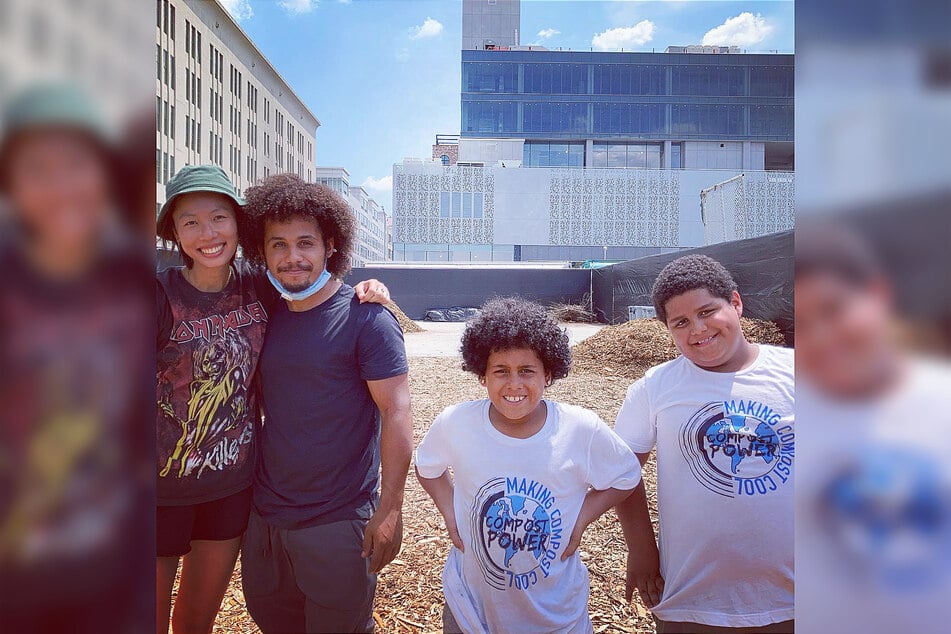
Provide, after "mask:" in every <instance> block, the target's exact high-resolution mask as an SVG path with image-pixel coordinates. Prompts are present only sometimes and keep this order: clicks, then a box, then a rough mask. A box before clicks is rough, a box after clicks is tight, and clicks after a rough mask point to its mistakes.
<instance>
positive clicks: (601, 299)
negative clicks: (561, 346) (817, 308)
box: [591, 231, 793, 345]
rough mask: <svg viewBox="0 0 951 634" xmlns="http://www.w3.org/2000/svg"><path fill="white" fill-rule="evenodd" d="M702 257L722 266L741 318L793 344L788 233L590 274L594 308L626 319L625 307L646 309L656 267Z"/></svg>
mask: <svg viewBox="0 0 951 634" xmlns="http://www.w3.org/2000/svg"><path fill="white" fill-rule="evenodd" d="M692 253H702V254H704V255H708V256H710V257H711V258H713V259H715V260H717V261H718V262H720V263H722V264H723V266H725V267H726V268H727V270H728V271H730V273H731V274H732V275H733V279H735V280H736V283H737V285H738V286H739V289H740V295H741V296H742V297H743V315H744V316H745V317H753V318H756V319H768V320H770V321H775V322H776V323H777V324H778V325H779V328H780V330H782V332H783V335H785V337H786V342H787V344H789V345H792V343H793V232H792V231H783V232H780V233H773V234H770V235H766V236H761V237H758V238H749V239H747V240H736V241H733V242H722V243H720V244H713V245H710V246H706V247H698V248H696V249H688V250H684V251H680V252H678V253H665V254H663V255H652V256H648V257H646V258H638V259H636V260H629V261H627V262H621V263H619V264H613V265H611V266H606V267H604V268H600V269H594V270H593V271H592V279H591V291H592V296H593V303H594V308H595V309H596V310H598V309H600V310H601V311H603V312H604V315H605V317H607V319H608V321H609V322H610V323H612V324H617V323H620V322H623V321H627V314H628V311H627V307H628V306H636V305H645V306H650V305H651V287H652V286H653V285H654V280H655V279H656V277H657V274H658V273H660V271H661V269H663V268H664V266H666V265H667V264H668V263H670V262H672V261H673V260H676V259H677V258H679V257H681V256H684V255H688V254H692Z"/></svg>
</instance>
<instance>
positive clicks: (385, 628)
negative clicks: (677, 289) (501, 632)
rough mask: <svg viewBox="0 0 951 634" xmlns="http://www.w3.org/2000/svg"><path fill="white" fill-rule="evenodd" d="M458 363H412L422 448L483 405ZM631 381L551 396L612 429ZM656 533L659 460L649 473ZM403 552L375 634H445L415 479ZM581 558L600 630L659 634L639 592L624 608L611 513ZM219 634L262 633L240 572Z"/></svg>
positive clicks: (591, 532)
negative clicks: (475, 402) (446, 421)
mask: <svg viewBox="0 0 951 634" xmlns="http://www.w3.org/2000/svg"><path fill="white" fill-rule="evenodd" d="M459 364H460V361H459V359H457V358H456V359H454V358H412V359H410V374H409V376H410V387H411V391H412V398H413V420H414V430H413V436H414V440H415V442H416V443H418V442H419V441H420V440H421V439H422V437H423V434H424V433H425V432H426V430H427V429H428V428H429V424H430V423H431V422H432V420H433V418H434V417H435V416H436V415H437V414H438V413H439V412H440V411H442V409H443V408H445V407H446V406H448V405H451V404H453V403H457V402H459V401H463V400H470V399H474V398H483V397H484V396H485V390H484V389H483V388H482V387H481V386H480V385H479V384H478V382H477V381H476V379H475V377H473V376H472V375H470V374H467V373H465V372H463V371H462V370H461V369H460V368H459ZM630 383H631V380H630V379H629V378H623V377H617V376H600V375H597V374H592V373H587V372H578V373H575V372H572V373H571V375H569V376H568V377H567V378H565V379H563V380H561V381H557V382H556V383H555V384H554V385H553V386H552V387H551V388H550V389H549V390H548V392H547V394H546V396H547V397H549V398H551V399H553V400H560V401H565V402H567V403H572V404H575V405H581V406H583V407H587V408H590V409H592V410H594V411H596V412H597V413H598V414H600V415H601V417H602V418H603V419H604V420H605V421H607V422H608V424H613V422H614V418H615V416H616V414H617V411H618V409H619V408H620V406H621V401H622V400H623V398H624V393H625V390H626V389H627V386H628V385H629V384H630ZM644 477H645V480H646V481H647V482H648V486H647V490H648V495H649V496H651V499H650V503H651V507H652V508H651V513H652V516H653V517H654V520H655V527H656V500H654V499H653V496H652V495H651V493H652V491H655V490H656V489H655V488H654V486H653V483H654V462H653V459H652V460H651V461H650V462H649V463H648V464H647V465H646V467H645V469H644ZM403 512H404V533H403V549H402V551H401V552H400V554H399V556H398V557H397V559H396V560H395V561H393V563H391V564H390V565H389V566H388V567H387V568H386V569H385V570H384V571H383V572H382V573H381V574H380V576H379V581H378V586H377V594H376V605H375V609H374V618H375V619H376V622H377V632H380V633H387V634H389V633H390V632H440V631H442V618H441V615H442V604H443V599H442V587H441V577H442V568H443V564H444V563H445V560H446V554H447V553H448V550H449V539H448V537H447V536H446V533H445V530H444V527H443V521H442V517H441V516H440V515H439V512H438V511H437V510H436V507H435V505H434V504H433V503H432V501H431V500H430V499H429V497H428V496H427V495H426V493H425V491H423V489H422V487H420V486H419V483H418V482H417V481H416V478H415V477H414V476H412V475H411V476H410V477H408V478H407V486H406V496H405V504H404V511H403ZM580 551H581V558H582V560H583V561H584V562H585V564H586V565H587V566H588V571H589V573H590V575H591V594H590V598H589V602H588V607H589V611H590V613H591V619H592V622H593V624H594V631H595V632H596V633H597V634H601V633H604V632H638V633H644V632H653V631H654V628H653V622H652V620H651V617H650V613H649V612H648V611H647V610H646V609H645V608H644V607H643V605H642V604H640V603H639V601H638V599H637V597H636V593H635V599H634V602H633V603H632V604H630V605H628V604H626V603H625V601H624V566H625V560H626V555H627V551H626V549H625V547H624V539H623V536H622V534H621V529H620V526H619V524H618V523H617V518H616V517H615V515H614V512H613V511H609V512H608V513H607V514H605V515H604V516H603V517H602V518H601V519H600V520H598V522H596V523H595V524H593V525H592V526H590V527H589V528H588V530H587V532H586V533H585V537H584V541H583V542H582V545H581V548H580ZM214 632H216V633H218V632H220V633H222V634H223V633H228V634H231V633H245V632H248V633H250V632H259V630H258V628H257V627H256V626H255V624H254V622H253V621H252V620H251V618H250V616H248V613H247V610H246V608H245V602H244V595H243V593H242V592H241V574H240V563H239V568H238V569H237V570H236V571H235V574H234V577H233V579H232V582H231V586H230V587H229V588H228V592H227V593H226V595H225V599H224V601H223V603H222V606H221V612H220V613H219V615H218V621H217V623H216V624H215V628H214Z"/></svg>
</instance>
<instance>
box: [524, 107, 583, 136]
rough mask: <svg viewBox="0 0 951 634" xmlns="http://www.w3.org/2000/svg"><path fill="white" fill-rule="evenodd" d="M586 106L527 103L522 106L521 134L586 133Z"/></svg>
mask: <svg viewBox="0 0 951 634" xmlns="http://www.w3.org/2000/svg"><path fill="white" fill-rule="evenodd" d="M587 129H588V104H585V103H549V102H527V103H525V104H524V105H523V106H522V131H523V132H586V131H587Z"/></svg>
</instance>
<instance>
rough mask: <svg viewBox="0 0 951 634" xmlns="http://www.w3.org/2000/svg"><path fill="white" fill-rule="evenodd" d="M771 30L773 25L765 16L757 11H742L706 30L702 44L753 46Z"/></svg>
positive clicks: (767, 35)
mask: <svg viewBox="0 0 951 634" xmlns="http://www.w3.org/2000/svg"><path fill="white" fill-rule="evenodd" d="M772 32H773V26H772V25H771V24H769V23H767V22H766V18H764V17H763V16H762V15H760V14H759V13H757V14H756V15H753V14H752V13H750V12H749V11H744V12H743V13H741V14H739V15H738V16H735V17H732V18H729V19H728V20H727V21H726V22H724V23H723V24H721V25H720V26H718V27H715V28H712V29H710V30H709V31H707V33H706V35H704V36H703V44H706V45H712V46H753V45H754V44H759V43H760V42H762V41H763V40H765V39H766V38H767V37H769V35H770V33H772Z"/></svg>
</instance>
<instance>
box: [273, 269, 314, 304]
mask: <svg viewBox="0 0 951 634" xmlns="http://www.w3.org/2000/svg"><path fill="white" fill-rule="evenodd" d="M267 279H268V280H269V281H270V282H271V286H273V287H274V288H276V289H277V292H278V293H280V294H281V297H283V298H284V299H286V300H288V301H291V302H299V301H302V300H305V299H307V298H308V297H310V296H312V295H313V294H314V293H316V292H318V291H319V290H320V289H322V288H323V287H324V286H326V285H327V282H329V281H330V272H329V271H327V269H326V268H325V269H324V272H323V273H321V274H320V276H319V277H318V278H317V280H316V281H315V282H314V283H313V284H311V285H310V286H308V287H307V288H305V289H304V290H302V291H296V292H294V291H289V290H287V289H286V288H284V285H283V284H281V283H280V282H279V281H278V279H277V278H276V277H274V276H273V275H271V272H270V271H268V272H267Z"/></svg>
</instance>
